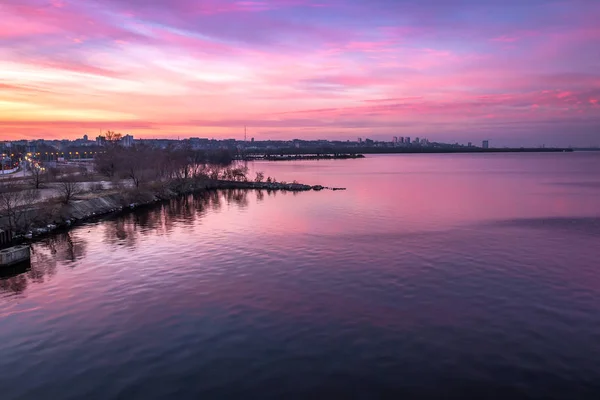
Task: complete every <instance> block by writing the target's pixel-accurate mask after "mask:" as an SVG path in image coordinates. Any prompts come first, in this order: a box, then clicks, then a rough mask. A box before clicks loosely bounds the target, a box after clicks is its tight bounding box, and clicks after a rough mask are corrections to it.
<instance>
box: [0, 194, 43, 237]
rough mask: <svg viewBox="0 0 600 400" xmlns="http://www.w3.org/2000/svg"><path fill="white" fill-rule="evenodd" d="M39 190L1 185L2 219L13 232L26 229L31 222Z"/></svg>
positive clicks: (0, 208)
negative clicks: (32, 208) (31, 211)
mask: <svg viewBox="0 0 600 400" xmlns="http://www.w3.org/2000/svg"><path fill="white" fill-rule="evenodd" d="M39 197H40V194H39V192H38V191H37V190H33V189H25V190H21V188H18V187H13V186H10V185H6V184H5V185H3V186H2V187H0V219H3V220H4V223H5V225H6V226H7V227H8V229H9V230H11V231H13V232H18V231H24V230H26V229H27V228H28V226H29V224H30V223H31V219H30V218H29V216H30V215H31V213H30V208H31V206H32V205H33V204H34V203H35V202H36V201H37V200H38V199H39Z"/></svg>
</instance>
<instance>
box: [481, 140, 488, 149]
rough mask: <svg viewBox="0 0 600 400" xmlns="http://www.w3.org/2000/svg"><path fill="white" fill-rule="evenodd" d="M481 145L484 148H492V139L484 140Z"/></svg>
mask: <svg viewBox="0 0 600 400" xmlns="http://www.w3.org/2000/svg"><path fill="white" fill-rule="evenodd" d="M481 147H483V148H484V149H489V148H490V141H489V140H484V141H483V142H482V143H481Z"/></svg>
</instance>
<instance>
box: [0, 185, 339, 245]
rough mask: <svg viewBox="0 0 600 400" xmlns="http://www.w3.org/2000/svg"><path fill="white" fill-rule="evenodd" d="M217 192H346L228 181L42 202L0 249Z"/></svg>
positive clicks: (34, 207) (115, 192) (95, 193)
mask: <svg viewBox="0 0 600 400" xmlns="http://www.w3.org/2000/svg"><path fill="white" fill-rule="evenodd" d="M215 190H266V191H288V192H306V191H313V190H314V191H321V190H334V191H337V190H345V189H344V188H335V187H324V186H321V185H314V186H312V185H305V184H300V183H286V182H248V181H228V180H196V181H194V180H184V181H178V182H173V183H171V184H170V185H167V186H159V185H155V186H154V187H149V188H146V189H137V190H134V189H130V190H121V191H117V190H107V191H103V192H86V193H83V194H81V195H80V196H78V197H77V198H75V199H74V200H72V201H70V202H69V203H68V204H61V203H59V202H56V201H54V202H42V203H38V204H35V205H33V206H32V207H30V208H29V209H27V210H24V211H23V216H22V217H23V218H26V219H28V220H29V221H32V224H31V227H30V229H28V230H27V231H26V232H17V233H16V234H14V235H12V236H10V237H7V238H6V240H5V242H4V243H0V247H7V246H10V245H14V244H18V243H22V242H27V241H30V240H35V239H37V238H40V237H43V236H46V235H48V234H51V233H52V232H55V231H59V230H65V229H70V228H71V227H73V226H75V225H78V224H81V223H84V222H88V221H91V220H93V219H96V218H100V217H104V216H107V215H110V214H117V213H121V212H127V211H132V210H135V209H137V208H140V207H146V206H150V205H152V204H156V203H160V202H164V201H168V200H171V199H174V198H177V197H179V196H183V195H189V194H196V193H202V192H209V191H215Z"/></svg>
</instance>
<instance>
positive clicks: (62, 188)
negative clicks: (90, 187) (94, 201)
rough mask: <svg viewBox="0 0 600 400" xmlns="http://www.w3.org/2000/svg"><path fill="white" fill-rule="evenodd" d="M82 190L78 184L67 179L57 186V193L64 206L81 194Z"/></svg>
mask: <svg viewBox="0 0 600 400" xmlns="http://www.w3.org/2000/svg"><path fill="white" fill-rule="evenodd" d="M82 190H83V188H82V187H81V184H80V183H79V182H76V181H75V180H74V179H69V178H66V179H63V180H62V181H61V182H60V185H59V186H58V193H59V194H60V197H61V200H62V202H63V203H64V204H69V202H70V201H71V200H73V197H75V196H77V195H78V194H79V193H81V192H82Z"/></svg>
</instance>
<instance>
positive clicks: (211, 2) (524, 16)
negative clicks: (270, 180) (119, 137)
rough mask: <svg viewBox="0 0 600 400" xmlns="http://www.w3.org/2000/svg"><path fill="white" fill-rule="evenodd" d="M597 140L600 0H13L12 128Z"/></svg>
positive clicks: (5, 117) (4, 108) (7, 82)
mask: <svg viewBox="0 0 600 400" xmlns="http://www.w3.org/2000/svg"><path fill="white" fill-rule="evenodd" d="M244 125H247V126H248V132H249V136H253V137H255V138H256V139H257V140H264V139H291V138H306V139H316V138H320V139H343V140H346V139H351V140H356V138H357V137H363V138H365V137H371V138H374V139H386V140H391V136H393V135H398V136H412V137H415V136H421V137H423V136H425V137H428V138H430V140H436V141H452V142H454V141H459V142H465V141H473V142H480V141H481V140H482V139H490V140H492V144H496V145H519V144H522V145H539V144H542V143H545V144H548V145H590V144H592V145H597V144H600V1H599V0H263V1H233V0H0V139H19V138H25V139H33V138H41V137H45V138H62V137H66V138H75V137H81V136H82V135H83V134H84V133H87V134H88V135H90V136H92V137H95V136H96V135H97V134H98V133H99V132H100V130H101V129H102V130H107V129H111V130H116V131H120V132H123V133H132V134H133V135H134V136H136V137H153V138H156V137H170V138H173V137H175V138H176V137H178V136H181V137H188V136H197V137H209V138H210V137H214V138H238V139H242V138H243V131H244Z"/></svg>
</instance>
